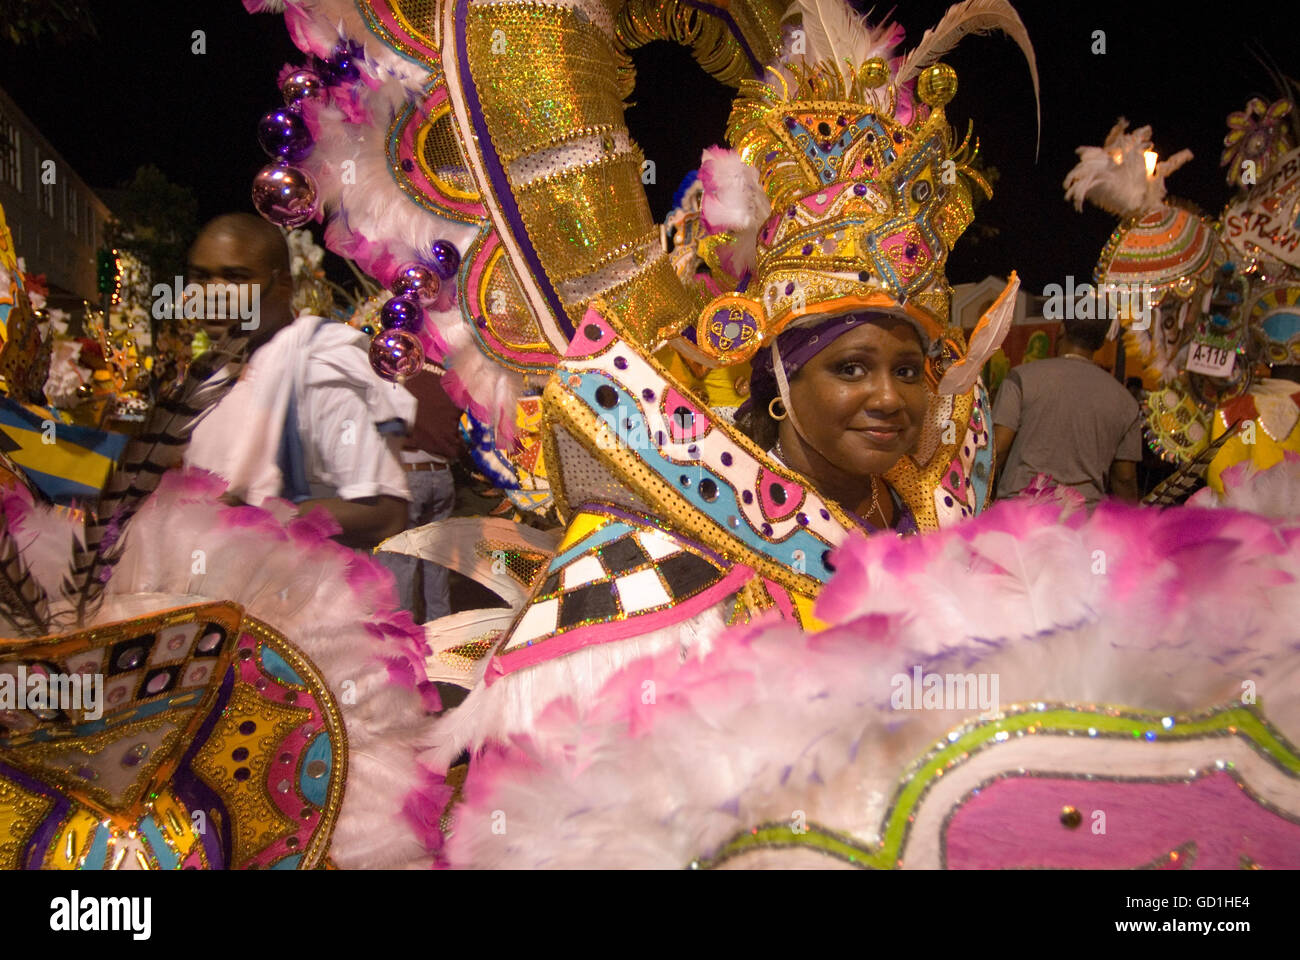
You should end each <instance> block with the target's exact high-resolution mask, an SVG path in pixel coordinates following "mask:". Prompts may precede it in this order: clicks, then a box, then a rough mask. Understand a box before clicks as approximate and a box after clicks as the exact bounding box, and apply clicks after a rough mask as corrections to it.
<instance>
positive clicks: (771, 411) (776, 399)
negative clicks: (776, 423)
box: [767, 397, 789, 420]
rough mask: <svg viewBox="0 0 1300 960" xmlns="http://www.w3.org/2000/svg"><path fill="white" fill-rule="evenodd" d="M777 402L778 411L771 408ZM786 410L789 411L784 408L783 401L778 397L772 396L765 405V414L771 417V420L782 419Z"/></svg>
mask: <svg viewBox="0 0 1300 960" xmlns="http://www.w3.org/2000/svg"><path fill="white" fill-rule="evenodd" d="M778 403H779V404H781V412H780V413H777V412H776V410H774V409H773V408H774V407H775V406H776V405H777V404H778ZM788 412H789V411H787V410H786V409H785V403H784V401H782V399H781V398H780V397H773V398H772V399H771V401H770V402H769V403H768V405H767V415H768V416H769V417H771V418H772V419H773V420H784V419H785V418H786V416H787V414H788Z"/></svg>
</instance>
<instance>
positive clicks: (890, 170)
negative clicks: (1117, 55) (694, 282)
mask: <svg viewBox="0 0 1300 960" xmlns="http://www.w3.org/2000/svg"><path fill="white" fill-rule="evenodd" d="M795 9H797V10H798V11H799V12H801V13H802V25H801V27H800V28H799V29H800V30H801V31H802V35H801V36H800V39H801V40H803V41H804V42H805V43H806V47H807V49H806V52H805V53H804V55H803V56H802V57H798V58H787V59H786V60H785V61H783V62H781V63H779V64H778V65H776V66H770V67H768V68H767V76H766V79H765V80H762V81H759V80H747V81H744V82H743V83H742V84H741V87H740V96H739V97H738V98H737V100H736V103H735V105H734V106H733V108H732V113H731V119H730V122H729V124H728V129H727V137H728V140H729V141H730V143H731V145H732V147H733V148H734V149H735V150H737V151H738V153H739V155H740V158H741V159H742V160H744V161H745V162H746V163H748V164H750V165H751V166H753V167H754V168H755V169H756V170H757V172H758V182H759V184H760V185H761V188H762V190H763V191H764V193H765V194H766V196H767V198H768V199H769V200H770V202H771V215H770V216H769V217H767V219H766V220H765V221H764V222H763V223H762V224H761V225H760V226H759V227H758V231H757V238H756V248H755V258H754V264H753V269H752V271H751V273H750V275H749V277H748V280H747V282H746V283H744V284H743V287H742V288H741V289H738V290H737V291H736V292H734V293H729V294H726V295H724V296H720V297H718V298H716V299H715V300H713V301H712V302H711V303H709V304H708V305H707V306H706V307H705V309H704V310H703V311H702V312H701V314H700V317H699V321H698V323H697V326H696V342H697V346H698V347H699V349H700V350H701V351H702V352H704V353H705V354H706V355H708V356H710V357H711V358H713V359H714V360H715V361H716V362H719V363H723V364H730V363H736V362H740V361H743V360H747V359H749V358H750V357H751V356H752V355H753V354H754V352H755V351H756V350H757V349H758V348H759V347H760V346H761V345H763V344H767V343H770V342H771V341H772V340H773V339H774V338H775V337H776V336H778V335H779V334H780V333H781V332H782V331H783V330H785V329H786V328H787V327H789V326H791V325H792V324H802V323H808V322H813V321H817V320H821V319H825V318H829V317H833V316H838V315H843V314H847V313H855V312H861V311H875V312H885V313H894V314H897V315H900V316H903V317H906V318H907V319H908V320H910V321H911V322H912V323H913V324H914V325H915V326H916V327H917V328H918V331H919V332H920V333H921V334H922V335H923V337H924V339H925V342H926V343H927V344H930V345H946V346H947V351H946V352H947V353H948V354H949V358H950V359H955V357H953V356H952V355H953V353H954V351H955V352H956V353H957V354H958V355H960V354H962V353H964V351H965V344H964V342H962V339H963V338H962V337H961V333H960V331H954V330H952V329H951V328H950V327H949V326H948V307H949V299H950V295H951V289H950V288H949V286H948V283H947V280H946V278H945V276H944V265H945V263H946V262H947V258H948V254H949V252H950V251H951V249H952V245H953V244H954V243H955V242H956V240H957V238H958V237H959V236H961V234H962V233H963V232H964V231H965V230H966V228H967V227H968V226H969V225H970V223H971V220H972V218H973V212H972V189H973V188H974V189H979V190H981V191H983V192H984V194H985V195H986V196H991V195H992V190H991V189H990V187H989V185H988V183H987V181H985V180H984V178H983V177H982V176H980V174H979V173H978V172H977V171H976V170H975V169H974V168H973V167H972V165H971V164H972V162H973V160H974V159H975V157H976V155H977V152H978V149H979V147H978V142H977V141H973V140H972V137H971V135H970V133H969V131H968V132H967V135H966V137H965V138H963V139H962V140H961V142H960V143H957V142H956V137H955V136H954V134H953V130H952V128H951V127H950V126H949V124H948V121H947V119H946V117H945V115H944V106H945V105H946V104H947V103H948V102H949V101H951V100H952V98H953V97H954V96H955V95H956V92H957V74H956V71H955V70H953V68H952V67H950V66H948V65H947V64H945V63H935V62H932V61H933V60H934V59H935V58H936V57H937V56H939V55H940V54H941V53H942V52H944V51H946V50H948V49H950V48H951V46H952V44H953V42H954V41H955V39H956V38H957V37H959V36H961V35H962V34H964V33H968V32H972V31H983V30H988V29H992V28H1000V29H1003V30H1005V31H1006V32H1008V33H1010V34H1011V35H1012V36H1013V37H1014V38H1015V39H1016V40H1017V42H1018V43H1020V45H1021V49H1022V50H1023V51H1024V53H1025V56H1026V58H1027V59H1028V61H1029V64H1030V67H1031V71H1034V56H1033V50H1032V48H1031V47H1030V46H1029V41H1028V37H1027V36H1026V35H1025V33H1024V27H1023V25H1022V24H1021V23H1020V20H1019V17H1017V16H1016V14H1015V11H1014V10H1012V9H1011V7H1010V6H1009V5H1008V4H1006V3H988V2H984V0H981V2H979V3H977V4H972V3H963V4H959V5H957V6H956V7H953V8H952V9H951V10H950V11H949V12H948V14H947V15H946V16H945V17H944V19H943V21H941V23H940V24H939V26H938V27H936V28H935V29H934V30H931V31H929V32H927V33H926V34H925V36H924V37H923V38H922V41H921V44H920V46H918V47H917V49H916V50H914V51H913V52H912V53H911V54H909V55H908V56H907V57H906V58H898V59H897V60H895V61H894V63H895V65H896V67H891V64H890V61H889V60H887V59H886V57H885V56H884V55H887V54H888V53H890V51H891V49H892V46H893V44H894V43H896V42H897V40H898V39H899V37H900V34H901V31H898V29H897V28H896V27H892V26H889V25H885V26H882V27H878V28H871V27H869V26H867V25H866V24H865V21H863V20H862V18H860V17H858V15H856V14H854V13H853V12H852V11H851V10H848V9H847V7H846V6H844V5H843V4H839V3H837V4H831V3H826V2H815V0H800V2H799V3H798V4H797V5H796V8H795ZM798 33H799V32H798V31H796V35H798ZM831 38H834V39H833V40H832V39H831ZM882 54H884V55H882ZM913 79H914V80H915V88H916V96H917V97H918V98H919V100H920V104H916V103H914V102H913V100H912V96H911V93H910V91H909V89H908V85H909V83H910V81H912V80H913ZM1037 86H1038V81H1037V74H1036V71H1035V72H1034V88H1035V92H1037Z"/></svg>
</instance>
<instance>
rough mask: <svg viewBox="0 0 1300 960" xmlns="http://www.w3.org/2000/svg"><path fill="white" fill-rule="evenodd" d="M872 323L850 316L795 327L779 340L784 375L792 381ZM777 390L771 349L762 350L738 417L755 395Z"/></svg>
mask: <svg viewBox="0 0 1300 960" xmlns="http://www.w3.org/2000/svg"><path fill="white" fill-rule="evenodd" d="M869 320H870V315H862V314H848V315H847V316H845V315H841V316H838V317H831V318H830V319H829V320H823V321H822V322H821V323H817V324H813V325H812V326H810V327H794V328H793V329H790V330H786V331H785V332H784V333H782V334H781V335H780V336H779V337H777V338H776V347H777V350H779V351H780V353H781V366H782V367H784V368H785V375H786V376H787V377H791V378H793V377H794V375H795V374H796V373H798V372H799V370H800V369H801V368H802V367H803V365H804V364H805V363H807V362H808V361H809V360H811V359H812V358H813V357H815V356H817V354H819V353H821V352H822V351H823V350H825V349H826V348H827V347H829V346H830V345H831V344H832V343H834V342H835V341H836V340H837V339H838V338H839V337H840V336H842V335H843V334H845V333H847V332H848V331H849V330H852V329H853V328H854V327H856V326H858V324H861V323H867V322H869ZM775 391H776V373H775V371H774V370H773V369H772V350H771V347H770V346H764V347H759V349H758V352H757V353H755V354H754V358H753V360H751V361H750V374H749V396H748V397H746V398H745V402H744V403H742V404H741V405H740V407H739V409H738V410H737V411H736V413H737V415H740V414H742V413H747V412H748V411H749V410H750V409H751V408H752V407H753V398H754V397H755V396H766V395H767V394H769V393H774V392H775Z"/></svg>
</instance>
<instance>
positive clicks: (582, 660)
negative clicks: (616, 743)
mask: <svg viewBox="0 0 1300 960" xmlns="http://www.w3.org/2000/svg"><path fill="white" fill-rule="evenodd" d="M733 606H734V601H732V600H725V601H723V602H721V603H719V604H717V605H715V606H714V607H711V608H710V609H708V610H705V611H704V612H703V613H700V614H698V615H696V616H695V617H692V618H691V619H689V620H686V621H684V622H682V623H679V624H675V625H673V626H671V627H666V628H664V629H662V630H657V631H655V632H653V633H649V634H646V635H645V636H643V637H634V638H631V639H628V640H615V641H612V642H609V643H598V644H595V645H594V646H590V647H583V648H582V649H580V650H577V651H574V652H573V653H570V654H568V655H566V656H562V657H557V658H556V659H554V660H547V661H545V662H544V663H540V664H538V665H537V666H534V667H529V668H527V669H524V670H517V671H515V672H514V673H510V674H507V675H506V676H504V677H500V678H498V679H497V680H496V681H495V682H494V683H493V684H492V685H491V686H490V687H489V686H486V685H483V684H480V685H479V686H478V687H476V688H475V689H474V691H473V692H471V693H470V695H469V696H468V697H466V698H465V700H464V702H462V703H461V704H460V706H458V707H456V708H455V709H453V710H451V711H450V712H449V713H448V714H447V715H446V716H444V717H443V718H442V720H441V721H440V722H439V723H438V726H437V728H436V730H435V732H434V736H435V738H436V740H437V745H436V746H435V747H434V749H433V750H432V751H431V752H430V753H428V754H425V755H423V756H422V757H421V758H420V759H421V761H422V762H423V763H425V764H427V765H428V766H429V767H430V768H432V769H434V770H436V771H439V772H442V771H445V770H446V769H447V768H448V766H450V765H451V763H452V762H454V761H455V759H456V758H457V757H458V756H460V754H461V753H462V752H464V751H465V750H471V751H473V750H477V749H479V748H480V747H482V746H483V745H485V744H486V743H488V742H490V741H497V742H508V741H509V740H510V739H511V738H512V737H515V736H517V735H520V734H528V735H532V736H537V729H536V724H537V718H538V716H539V715H540V714H541V712H542V710H543V709H544V708H545V707H546V706H547V704H549V703H551V701H553V700H556V699H557V698H570V699H572V700H574V701H575V702H576V703H577V704H578V705H579V706H580V707H581V708H583V709H585V708H586V707H587V705H589V704H590V703H591V702H592V701H594V700H595V698H596V694H597V692H598V691H599V690H600V688H601V687H602V686H604V684H605V682H606V681H607V680H608V679H609V678H610V677H611V676H613V675H614V674H615V673H617V672H618V671H619V670H621V669H622V668H623V667H624V666H626V665H627V664H629V663H631V662H633V661H635V660H638V659H640V658H642V657H646V656H654V655H656V654H658V653H662V652H663V651H665V650H676V651H677V652H678V656H679V657H680V658H681V659H683V660H684V659H685V658H686V657H687V655H688V654H691V655H694V656H697V657H699V656H704V655H705V654H706V653H708V652H709V650H710V649H711V647H712V640H713V637H715V636H717V635H718V634H719V633H721V632H722V631H723V630H724V629H725V627H726V616H727V614H728V613H729V612H730V609H731V608H732V607H733Z"/></svg>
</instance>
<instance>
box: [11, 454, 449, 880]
mask: <svg viewBox="0 0 1300 960" xmlns="http://www.w3.org/2000/svg"><path fill="white" fill-rule="evenodd" d="M224 489H225V484H224V482H223V481H222V480H221V479H220V478H217V477H215V476H213V475H211V474H207V473H204V472H202V471H186V472H171V473H168V474H167V475H166V476H164V477H163V480H162V483H161V484H160V485H159V488H158V490H157V492H156V493H155V494H154V495H153V496H152V497H150V498H149V500H148V501H146V503H145V504H144V506H143V507H142V508H141V509H140V512H139V513H138V514H137V516H136V517H135V518H134V519H133V520H132V522H131V524H130V526H129V527H128V528H127V531H126V537H127V542H126V547H125V551H124V554H123V557H122V559H121V562H120V563H119V564H118V566H117V568H116V569H115V570H114V572H113V576H112V578H111V579H110V580H109V581H108V584H107V588H106V592H105V602H104V607H103V609H102V610H101V611H100V612H99V613H98V614H97V616H96V622H99V623H104V622H109V621H111V620H113V619H117V618H118V617H119V616H120V614H119V611H121V610H125V609H127V608H128V607H131V606H132V605H134V606H135V607H138V601H137V600H136V599H135V598H136V597H138V596H139V595H145V594H156V595H159V599H158V601H157V602H158V603H159V604H161V605H162V606H165V607H166V606H175V605H178V604H182V603H192V602H195V601H196V600H197V599H198V598H200V597H202V598H208V599H219V600H229V601H234V602H236V603H240V604H242V605H243V606H244V608H245V610H246V611H247V612H248V613H249V614H250V615H252V616H255V617H258V618H259V619H261V620H264V621H265V622H267V623H269V624H271V625H272V626H273V627H274V628H276V629H277V630H279V631H280V632H281V633H283V634H284V635H285V637H286V638H287V639H288V640H289V642H291V643H293V644H294V646H296V647H297V648H298V649H299V650H301V651H302V652H303V653H304V654H306V655H307V657H309V658H310V659H311V661H312V662H313V663H314V664H315V665H316V667H317V668H318V669H319V670H320V671H321V674H322V675H323V676H324V678H325V680H326V682H327V683H328V684H329V685H330V687H331V688H333V689H338V688H339V687H340V686H341V685H342V683H343V682H344V681H345V680H346V681H351V682H353V683H354V684H355V689H356V691H357V696H356V697H355V698H351V699H353V701H354V702H348V700H349V698H342V699H339V700H338V701H337V705H338V707H339V710H340V712H341V713H342V716H343V720H344V723H345V725H346V727H347V732H348V742H349V758H348V763H349V775H348V785H347V790H346V792H345V794H344V800H343V808H342V811H341V812H340V816H339V821H338V826H337V828H336V830H335V834H334V840H333V842H332V845H331V848H330V858H331V860H332V861H333V862H334V863H336V864H338V865H339V866H342V867H360V868H367V867H374V868H378V867H398V866H432V865H433V862H434V857H435V856H436V855H437V853H438V852H439V850H440V848H441V835H440V834H439V833H438V831H437V830H436V829H434V830H430V829H428V822H427V821H428V818H429V816H431V815H432V812H433V811H440V810H441V809H442V808H443V807H444V806H445V805H446V801H447V798H448V796H449V791H448V790H447V789H446V788H445V785H444V784H443V783H442V778H441V777H439V776H437V775H435V774H434V773H433V772H431V771H430V770H429V769H427V768H426V767H424V766H422V765H421V764H420V763H419V761H418V755H419V754H420V752H421V751H422V750H424V749H427V748H428V746H429V744H430V731H431V729H432V725H433V717H432V714H433V713H434V712H436V711H438V710H441V707H442V704H441V701H440V699H439V697H438V693H437V690H436V688H435V687H434V686H433V685H432V684H431V683H429V682H428V681H427V680H426V678H425V667H424V662H425V658H426V657H427V656H428V654H429V651H428V646H427V644H426V642H425V639H424V631H423V629H422V628H421V627H420V626H418V625H416V624H415V623H414V622H413V621H412V619H411V616H410V614H409V613H407V612H406V611H399V610H397V609H395V607H396V592H395V588H394V584H393V579H392V575H391V574H390V573H389V572H388V571H387V570H386V569H385V568H384V567H382V566H381V565H380V564H378V563H376V562H375V561H374V560H373V559H371V558H370V557H369V556H366V555H363V554H359V553H357V552H355V551H353V550H349V549H347V548H346V547H343V546H340V545H339V544H338V543H336V542H335V541H333V540H332V539H330V538H331V537H332V536H333V535H334V534H336V533H338V531H339V527H338V524H337V523H336V522H335V521H334V519H333V518H332V517H331V516H330V515H329V514H328V513H326V512H325V511H323V510H317V511H312V512H311V513H308V514H307V515H305V516H298V514H297V508H296V507H295V506H294V505H293V504H291V503H288V502H287V501H283V500H270V501H267V502H266V503H265V505H264V506H262V507H250V506H239V507H227V506H225V505H223V504H222V503H220V502H219V500H218V498H219V497H220V495H221V494H222V493H223V492H224ZM0 509H2V510H3V514H4V522H6V523H7V524H9V526H10V529H11V530H13V531H14V532H15V533H16V534H18V535H19V537H20V543H25V544H26V541H27V540H28V538H31V540H30V545H25V549H24V555H25V557H26V559H27V560H28V563H29V566H30V568H31V570H32V573H33V575H34V576H35V577H36V579H38V580H39V581H40V582H41V583H42V584H43V585H44V586H45V588H46V591H47V593H48V594H49V595H50V596H51V597H52V598H54V597H59V596H60V592H59V581H60V579H61V578H62V575H63V572H64V570H65V569H66V564H67V561H68V558H69V556H70V554H69V552H68V550H69V548H70V546H71V541H72V536H73V533H74V528H75V523H74V520H73V518H72V517H71V516H70V515H69V513H68V512H67V511H59V510H53V509H48V508H44V507H38V506H36V505H34V504H33V503H32V501H31V498H30V496H29V495H27V494H26V492H25V491H23V492H18V491H11V492H9V493H7V494H6V495H5V496H4V497H3V498H0ZM196 557H202V558H203V560H204V563H203V564H202V565H197V564H196V561H195V558H196ZM196 566H197V567H199V568H200V569H202V572H200V573H194V572H193V571H194V570H195V569H196ZM132 612H133V615H138V614H139V610H138V609H133V611H132ZM433 822H434V823H435V825H436V817H434V821H433ZM377 838H379V839H378V840H377Z"/></svg>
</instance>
